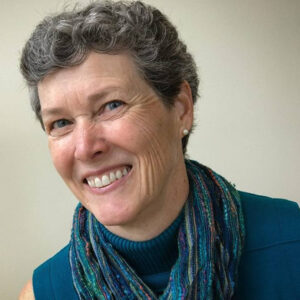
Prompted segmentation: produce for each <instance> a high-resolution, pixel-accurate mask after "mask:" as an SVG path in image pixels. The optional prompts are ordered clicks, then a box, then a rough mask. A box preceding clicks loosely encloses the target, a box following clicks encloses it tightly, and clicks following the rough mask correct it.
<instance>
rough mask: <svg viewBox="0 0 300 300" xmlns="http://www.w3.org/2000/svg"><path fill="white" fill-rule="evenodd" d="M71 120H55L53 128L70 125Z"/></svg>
mask: <svg viewBox="0 0 300 300" xmlns="http://www.w3.org/2000/svg"><path fill="white" fill-rule="evenodd" d="M70 124H71V122H70V121H68V120H66V119H60V120H57V121H55V122H53V123H52V129H59V128H63V127H65V126H67V125H70Z"/></svg>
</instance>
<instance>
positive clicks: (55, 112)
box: [41, 86, 122, 118]
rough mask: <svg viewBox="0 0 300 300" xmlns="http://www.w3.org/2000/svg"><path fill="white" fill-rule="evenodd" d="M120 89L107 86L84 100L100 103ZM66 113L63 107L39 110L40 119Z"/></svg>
mask: <svg viewBox="0 0 300 300" xmlns="http://www.w3.org/2000/svg"><path fill="white" fill-rule="evenodd" d="M121 91H122V89H121V88H120V87H118V86H109V87H107V88H105V89H104V90H102V91H97V90H96V91H95V92H93V93H91V94H90V95H88V96H87V98H86V100H87V101H88V102H90V103H92V102H96V101H97V102H98V101H102V100H103V98H104V97H106V96H107V95H108V94H112V93H114V92H118V93H120V92H121ZM65 111H66V109H65V107H62V106H58V107H50V108H45V109H41V116H42V118H45V117H49V116H55V115H60V114H63V113H64V112H65Z"/></svg>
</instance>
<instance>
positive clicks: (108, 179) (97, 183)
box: [86, 167, 128, 188]
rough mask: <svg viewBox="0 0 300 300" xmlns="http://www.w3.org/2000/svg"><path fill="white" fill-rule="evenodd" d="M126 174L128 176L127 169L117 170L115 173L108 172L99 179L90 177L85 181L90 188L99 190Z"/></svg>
mask: <svg viewBox="0 0 300 300" xmlns="http://www.w3.org/2000/svg"><path fill="white" fill-rule="evenodd" d="M127 174H128V168H127V167H125V168H123V169H120V170H117V171H115V172H110V173H109V174H105V175H103V176H102V177H101V179H100V178H99V177H96V176H91V177H88V178H87V179H86V180H87V183H88V185H89V186H90V187H92V188H95V187H96V188H101V187H104V186H107V185H109V184H111V183H113V182H114V181H116V180H118V179H120V178H122V177H123V176H125V175H127Z"/></svg>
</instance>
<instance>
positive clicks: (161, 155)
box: [21, 52, 193, 299]
mask: <svg viewBox="0 0 300 300" xmlns="http://www.w3.org/2000/svg"><path fill="white" fill-rule="evenodd" d="M38 92H39V97H40V102H41V108H42V119H43V123H44V126H45V130H46V133H47V135H48V144H49V149H50V153H51V157H52V160H53V163H54V165H55V168H56V169H57V171H58V173H59V174H60V175H61V177H62V178H63V180H64V181H65V183H66V184H67V185H68V187H69V188H70V189H71V191H72V192H73V193H74V194H75V196H76V197H77V198H78V200H79V201H80V202H81V203H82V205H83V206H85V207H86V208H87V209H88V210H89V211H91V212H92V213H93V214H94V216H95V217H96V218H97V220H98V221H99V222H101V223H102V224H103V225H104V226H106V227H107V228H108V229H109V230H110V231H111V232H113V233H115V234H117V235H119V236H121V237H123V238H126V239H130V240H134V241H144V240H148V239H151V238H153V237H155V236H157V235H159V234H160V233H161V232H162V231H163V230H165V229H166V228H167V227H168V226H169V225H170V224H171V223H172V221H173V220H174V219H175V218H176V217H177V216H178V214H179V212H180V211H181V209H182V207H183V205H184V203H185V201H186V199H187V196H188V189H189V185H188V178H187V173H186V168H185V164H184V156H183V153H182V146H181V140H182V137H183V130H184V129H185V128H187V129H190V128H191V126H192V122H193V101H192V96H191V91H190V87H189V85H188V84H187V82H183V83H182V85H181V91H180V93H179V94H178V96H177V97H176V99H175V102H174V106H173V107H172V108H167V107H166V106H165V105H164V104H163V103H162V101H161V99H160V98H159V97H158V95H157V94H156V93H155V92H154V91H153V89H152V88H151V87H150V86H149V85H148V84H147V83H146V82H145V81H144V80H143V79H142V77H141V76H140V74H139V73H138V71H137V69H136V67H135V65H134V63H133V61H132V59H131V57H130V56H129V55H128V54H126V53H123V54H118V55H107V54H98V53H93V52H92V53H90V54H89V56H88V57H87V59H86V60H85V61H84V62H83V63H82V64H80V65H78V66H75V67H71V68H66V69H61V70H59V71H57V72H54V73H52V74H50V75H48V76H46V77H45V78H44V79H43V81H41V82H40V83H39V84H38ZM124 166H130V172H129V173H128V175H127V176H125V177H124V178H122V180H120V182H118V183H117V184H113V185H111V186H110V187H108V188H100V189H96V188H94V189H93V188H90V187H89V186H88V185H87V183H86V181H85V178H86V177H88V176H91V175H94V176H100V175H101V174H104V173H107V171H110V170H115V169H116V168H120V167H124ZM21 299H27V298H21ZM28 299H30V298H28Z"/></svg>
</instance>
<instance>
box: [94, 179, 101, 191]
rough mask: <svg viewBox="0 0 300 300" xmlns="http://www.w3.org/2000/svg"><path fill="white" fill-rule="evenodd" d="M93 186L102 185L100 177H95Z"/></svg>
mask: <svg viewBox="0 0 300 300" xmlns="http://www.w3.org/2000/svg"><path fill="white" fill-rule="evenodd" d="M95 186H96V187H97V188H100V187H102V181H101V180H100V178H98V177H95Z"/></svg>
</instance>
